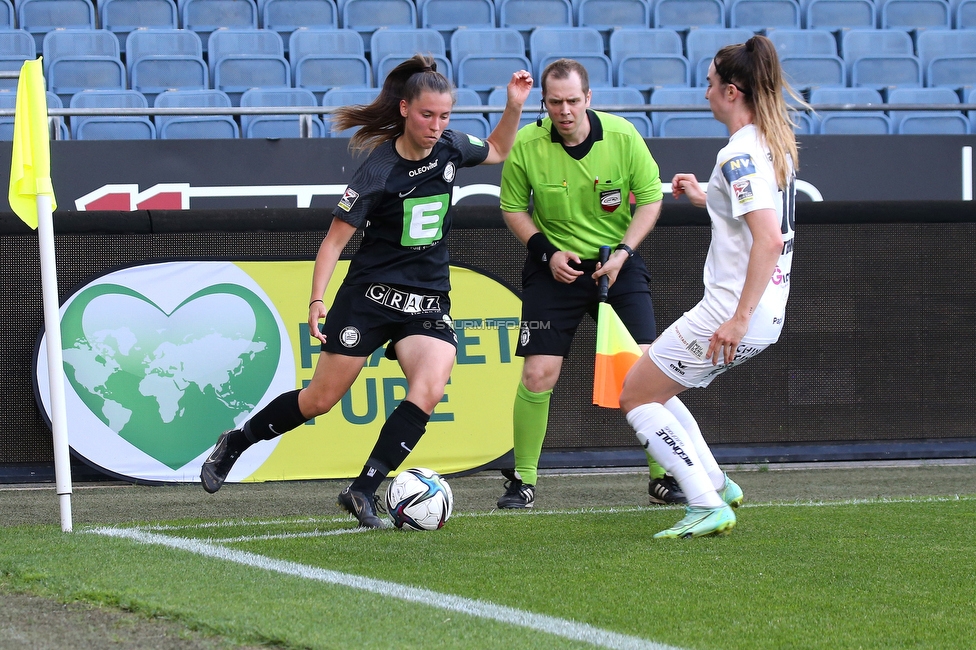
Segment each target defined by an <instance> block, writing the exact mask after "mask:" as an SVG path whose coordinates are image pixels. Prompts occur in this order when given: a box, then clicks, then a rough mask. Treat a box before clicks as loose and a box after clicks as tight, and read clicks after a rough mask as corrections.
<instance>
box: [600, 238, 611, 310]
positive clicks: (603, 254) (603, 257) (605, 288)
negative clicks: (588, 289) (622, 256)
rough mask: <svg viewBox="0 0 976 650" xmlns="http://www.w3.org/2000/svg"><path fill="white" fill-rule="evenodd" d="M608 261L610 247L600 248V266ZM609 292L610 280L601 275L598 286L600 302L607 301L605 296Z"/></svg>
mask: <svg viewBox="0 0 976 650" xmlns="http://www.w3.org/2000/svg"><path fill="white" fill-rule="evenodd" d="M608 259H610V247H609V246H600V266H603V265H604V264H606V263H607V260H608ZM609 292H610V278H608V277H607V276H605V275H601V276H600V284H599V296H600V302H606V301H607V294H608V293H609Z"/></svg>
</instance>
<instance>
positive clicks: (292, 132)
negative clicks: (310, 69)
mask: <svg viewBox="0 0 976 650" xmlns="http://www.w3.org/2000/svg"><path fill="white" fill-rule="evenodd" d="M241 106H242V107H246V106H251V107H255V106H310V107H315V108H316V109H317V108H318V102H317V101H316V99H315V95H313V94H312V92H311V91H309V90H305V89H304V88H250V89H248V90H247V91H245V92H244V94H243V95H241ZM301 117H302V116H299V115H241V133H242V134H243V136H244V137H245V138H298V137H301V126H300V121H301V119H300V118H301ZM306 119H309V120H311V137H313V138H321V137H324V136H325V125H324V124H323V123H322V119H321V118H319V117H318V115H315V114H314V113H313V114H310V116H309V117H308V118H306Z"/></svg>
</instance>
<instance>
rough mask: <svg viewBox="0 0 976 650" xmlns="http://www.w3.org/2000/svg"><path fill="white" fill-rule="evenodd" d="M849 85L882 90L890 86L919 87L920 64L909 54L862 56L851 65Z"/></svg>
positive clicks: (920, 84) (920, 82) (920, 80)
mask: <svg viewBox="0 0 976 650" xmlns="http://www.w3.org/2000/svg"><path fill="white" fill-rule="evenodd" d="M851 86H853V87H865V88H875V89H878V90H881V91H883V92H887V90H888V89H891V88H916V87H921V86H922V64H921V63H920V62H919V60H918V57H916V56H914V55H911V54H891V55H889V56H862V57H859V58H858V59H857V60H856V61H854V63H853V64H852V65H851Z"/></svg>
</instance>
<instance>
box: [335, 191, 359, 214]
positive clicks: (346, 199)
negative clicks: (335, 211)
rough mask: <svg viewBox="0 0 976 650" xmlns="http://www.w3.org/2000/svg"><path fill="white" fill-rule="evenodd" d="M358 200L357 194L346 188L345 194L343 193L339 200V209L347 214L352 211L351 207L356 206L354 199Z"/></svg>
mask: <svg viewBox="0 0 976 650" xmlns="http://www.w3.org/2000/svg"><path fill="white" fill-rule="evenodd" d="M358 198H359V192H357V191H356V190H354V189H352V188H351V187H347V188H346V191H345V193H343V195H342V198H341V199H339V208H340V209H342V210H345V211H346V212H349V211H350V210H352V206H354V205H355V204H356V199H358Z"/></svg>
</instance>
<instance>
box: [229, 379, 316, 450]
mask: <svg viewBox="0 0 976 650" xmlns="http://www.w3.org/2000/svg"><path fill="white" fill-rule="evenodd" d="M300 392H302V391H301V390H292V391H288V392H287V393H282V394H281V395H279V396H278V397H276V398H274V399H273V400H271V403H270V404H268V405H267V406H265V407H264V408H263V409H261V410H260V411H258V412H257V413H255V414H254V415H252V416H251V419H250V420H248V421H247V422H246V423H245V424H244V426H243V427H242V430H243V432H244V436H245V437H246V439H247V441H248V442H249V443H251V444H254V443H255V442H257V441H259V440H271V439H272V438H275V437H277V436H280V435H281V434H283V433H287V432H289V431H291V430H292V429H294V428H296V427H299V426H301V425H303V424H305V422H307V421H308V418H307V417H305V416H304V415H302V410H301V409H300V408H298V394H299V393H300Z"/></svg>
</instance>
